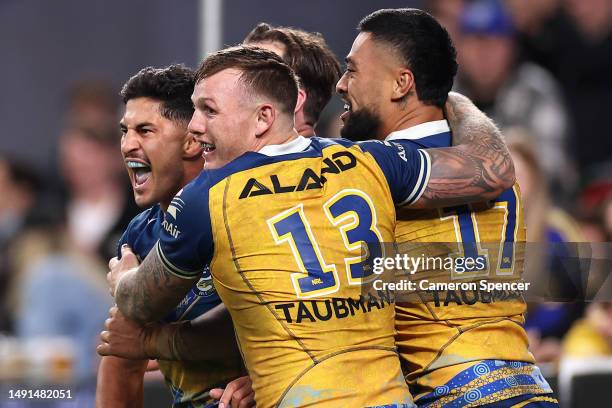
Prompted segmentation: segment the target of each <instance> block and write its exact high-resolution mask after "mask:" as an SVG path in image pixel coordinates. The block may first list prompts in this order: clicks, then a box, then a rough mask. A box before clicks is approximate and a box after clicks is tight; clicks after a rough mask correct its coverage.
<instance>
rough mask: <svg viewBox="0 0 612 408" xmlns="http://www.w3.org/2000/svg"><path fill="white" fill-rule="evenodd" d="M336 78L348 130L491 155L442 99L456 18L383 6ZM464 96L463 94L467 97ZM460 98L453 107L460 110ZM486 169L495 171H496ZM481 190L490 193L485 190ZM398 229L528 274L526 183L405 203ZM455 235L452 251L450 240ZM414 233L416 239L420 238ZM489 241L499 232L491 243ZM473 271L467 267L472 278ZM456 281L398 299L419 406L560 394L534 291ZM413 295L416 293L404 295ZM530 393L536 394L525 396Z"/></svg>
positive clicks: (407, 237)
mask: <svg viewBox="0 0 612 408" xmlns="http://www.w3.org/2000/svg"><path fill="white" fill-rule="evenodd" d="M346 62H347V66H346V71H345V73H344V75H343V76H342V78H341V80H340V81H339V83H338V86H337V90H338V92H339V93H341V94H342V95H343V98H344V100H345V102H346V105H345V106H346V110H347V111H346V112H345V113H344V114H343V115H342V120H343V121H344V127H343V128H342V135H343V136H344V137H346V138H349V139H352V140H355V139H357V140H359V139H360V138H362V137H363V136H364V135H367V137H372V136H376V137H377V138H378V139H380V140H386V141H393V142H395V143H400V144H401V145H402V146H404V147H405V148H406V149H409V148H415V147H416V148H430V147H441V146H449V145H450V144H451V139H452V142H453V143H454V144H463V143H472V142H473V143H476V144H480V145H481V146H482V147H483V150H482V152H481V154H479V155H478V158H479V160H484V161H486V160H489V158H488V157H487V156H488V154H487V153H486V152H485V148H490V147H492V146H488V145H487V144H486V143H488V142H487V141H479V140H477V139H474V138H473V136H474V134H471V133H468V132H466V133H457V132H454V133H453V135H452V137H451V133H450V129H449V126H448V123H447V121H446V120H445V119H444V112H443V110H442V108H443V106H444V103H445V102H446V99H447V95H448V92H449V91H450V89H451V87H452V84H453V78H454V75H455V72H456V70H457V64H456V62H455V50H454V48H453V45H452V43H451V40H450V38H449V35H448V33H447V32H446V30H445V29H444V28H443V27H442V26H441V25H440V24H439V23H438V22H437V21H436V20H435V19H434V18H433V17H431V16H430V15H429V14H427V13H426V12H424V11H421V10H416V9H395V10H393V9H388V10H379V11H377V12H374V13H372V14H370V15H369V16H367V17H365V18H364V19H363V20H362V21H361V23H360V24H359V34H358V36H357V38H356V39H355V41H354V43H353V46H352V48H351V51H350V53H349V55H348V56H347V58H346ZM459 103H461V100H460V99H459ZM454 106H457V105H450V109H449V110H448V112H447V114H448V117H449V119H452V117H453V115H454V114H455V113H454V109H453V107H454ZM485 177H486V175H485ZM478 201H481V200H478ZM397 215H398V223H397V228H396V232H395V239H396V242H397V243H398V244H399V245H400V250H404V251H406V252H410V251H411V249H414V248H416V247H420V248H423V245H422V244H420V245H419V244H414V243H415V242H418V243H420V242H430V243H438V245H432V246H431V247H432V248H435V249H436V250H437V251H438V252H437V253H436V256H437V257H439V258H443V257H445V256H447V255H452V254H453V253H454V252H459V253H461V254H462V256H463V257H466V258H468V257H472V258H474V259H476V258H478V257H479V256H486V262H485V264H486V265H487V267H486V268H485V269H484V270H481V271H472V272H473V274H472V275H474V277H481V278H489V277H490V278H495V277H496V275H497V274H506V275H507V274H510V275H512V274H513V272H514V274H518V275H520V272H521V271H522V268H523V248H522V246H521V245H520V244H519V245H516V247H515V243H524V241H525V229H524V228H525V227H524V223H523V211H522V207H521V203H520V193H519V190H518V186H517V185H515V186H513V187H511V188H510V189H508V190H506V191H504V192H503V193H502V194H501V195H500V196H499V197H497V198H494V199H493V200H491V201H489V202H480V203H473V204H470V205H468V206H455V207H448V208H444V209H439V210H420V211H415V210H412V209H407V208H403V209H399V210H398V212H397ZM455 242H458V243H461V245H460V246H459V249H457V247H458V245H450V244H448V245H447V247H445V248H446V252H444V250H440V247H441V246H440V244H442V243H455ZM410 243H413V244H412V246H411V244H410ZM483 243H488V246H487V248H489V249H488V253H487V252H486V251H487V249H486V248H484V245H481V244H483ZM467 275H468V274H465V275H464V276H463V278H467V277H468V276H467ZM416 276H417V277H418V279H429V278H434V277H438V278H439V277H440V276H445V277H446V281H449V280H450V278H451V276H450V275H449V274H448V273H446V275H444V272H443V271H441V270H438V269H435V268H432V269H429V270H424V271H419V272H417V275H416ZM473 292H474V293H463V292H460V291H457V292H456V293H455V291H445V292H437V293H427V292H423V293H420V294H419V296H420V300H421V301H411V302H400V300H401V297H399V296H398V302H397V303H396V313H397V314H396V326H397V330H398V335H397V345H398V349H399V352H400V356H401V358H402V360H403V361H402V363H403V364H404V369H405V372H406V374H407V376H406V379H407V382H408V384H409V385H410V389H411V391H412V393H413V396H414V397H415V401H416V402H417V404H419V406H421V405H422V406H427V407H429V406H432V407H434V406H446V405H447V404H448V405H449V406H476V405H478V406H481V405H485V404H496V405H495V406H511V405H513V404H521V405H520V406H528V407H532V406H533V407H536V406H538V407H539V406H543V407H544V406H546V407H548V406H556V402H555V400H554V399H553V398H552V397H551V392H552V390H551V388H550V387H549V385H548V384H547V383H546V381H545V380H544V378H543V377H542V375H541V373H540V371H539V369H538V368H537V367H536V366H535V365H534V360H533V357H532V355H531V353H530V352H529V350H528V342H527V336H526V333H525V330H524V329H523V327H522V324H523V323H524V316H523V314H524V312H525V303H524V301H523V299H522V297H521V296H520V293H511V294H510V296H506V295H507V294H503V295H504V296H505V299H503V300H502V299H496V295H495V294H491V293H481V292H480V291H473ZM404 300H406V299H404ZM522 404H528V405H522Z"/></svg>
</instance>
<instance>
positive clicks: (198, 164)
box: [159, 158, 204, 211]
mask: <svg viewBox="0 0 612 408" xmlns="http://www.w3.org/2000/svg"><path fill="white" fill-rule="evenodd" d="M203 168H204V160H201V159H199V158H198V160H192V161H189V162H184V163H183V180H182V182H181V185H180V187H179V188H177V189H176V191H174V192H173V193H172V194H171V195H170V196H169V197H168V198H166V199H164V200H161V201H160V202H159V206H160V207H161V208H162V210H164V211H166V210H168V206H170V202H171V201H172V199H173V198H174V196H175V195H176V194H177V193H178V192H179V190H180V189H181V188H183V187H184V186H186V185H187V184H189V183H190V182H191V181H192V180H193V179H195V178H196V177H197V176H198V175H199V174H200V172H202V169H203Z"/></svg>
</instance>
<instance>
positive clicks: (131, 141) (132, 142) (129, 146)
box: [121, 129, 140, 156]
mask: <svg viewBox="0 0 612 408" xmlns="http://www.w3.org/2000/svg"><path fill="white" fill-rule="evenodd" d="M139 148H140V142H139V140H138V135H137V134H136V132H135V131H134V130H132V129H129V130H128V131H127V132H126V133H125V134H124V135H123V137H122V138H121V153H123V155H124V156H125V155H127V154H128V153H130V152H132V151H134V150H138V149H139Z"/></svg>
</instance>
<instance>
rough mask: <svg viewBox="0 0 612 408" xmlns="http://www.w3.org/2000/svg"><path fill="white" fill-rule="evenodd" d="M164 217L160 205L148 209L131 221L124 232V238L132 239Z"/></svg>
mask: <svg viewBox="0 0 612 408" xmlns="http://www.w3.org/2000/svg"><path fill="white" fill-rule="evenodd" d="M161 215H162V212H161V209H160V207H159V204H156V205H154V206H153V207H150V208H147V209H146V210H144V211H143V212H141V213H140V214H138V215H137V216H135V217H134V218H132V220H131V221H130V223H129V224H128V226H127V228H126V229H125V232H124V234H123V235H124V237H131V236H132V235H133V234H137V233H139V232H141V231H142V230H144V229H145V228H146V227H147V225H149V224H151V223H152V222H153V221H155V220H158V219H159V218H160V217H161Z"/></svg>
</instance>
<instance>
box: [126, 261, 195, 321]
mask: <svg viewBox="0 0 612 408" xmlns="http://www.w3.org/2000/svg"><path fill="white" fill-rule="evenodd" d="M197 279H198V276H196V277H194V278H193V279H183V278H179V277H177V276H175V275H173V274H171V273H170V272H168V271H167V270H166V268H165V267H164V265H163V263H162V262H161V260H160V259H159V256H158V254H157V251H155V250H153V251H151V252H149V255H147V257H146V258H145V260H144V261H143V262H142V264H141V265H140V266H139V267H138V269H134V270H132V271H130V272H127V273H126V276H124V277H122V278H121V281H120V282H119V285H118V286H117V291H116V293H115V301H116V302H117V306H118V307H119V310H121V312H123V314H124V315H125V316H126V317H127V318H128V319H131V320H134V321H136V322H138V323H141V324H144V323H150V322H153V321H156V320H159V319H161V318H162V317H163V316H164V315H165V314H166V313H168V312H169V311H170V310H171V309H172V308H173V307H175V306H176V305H177V304H178V303H179V302H180V300H181V299H182V298H183V297H184V296H185V294H186V293H187V291H189V289H190V288H191V287H192V286H193V285H194V284H195V282H196V281H197Z"/></svg>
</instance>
